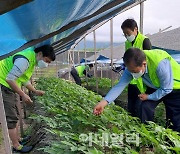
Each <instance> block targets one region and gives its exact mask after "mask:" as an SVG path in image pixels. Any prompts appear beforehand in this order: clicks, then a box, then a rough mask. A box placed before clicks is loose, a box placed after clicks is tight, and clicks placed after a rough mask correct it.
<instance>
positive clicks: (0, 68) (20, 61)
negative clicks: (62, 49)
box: [0, 45, 55, 153]
mask: <svg viewBox="0 0 180 154" xmlns="http://www.w3.org/2000/svg"><path fill="white" fill-rule="evenodd" d="M54 60H55V53H54V50H53V48H52V47H51V46H50V45H44V46H41V47H38V48H36V49H35V50H32V49H26V50H23V51H21V52H18V53H16V54H14V55H13V56H9V57H8V58H6V59H4V60H1V61H0V72H1V73H0V86H1V89H2V97H3V103H4V109H5V114H6V120H7V126H8V132H9V136H10V139H11V141H12V145H13V150H14V151H15V152H22V153H25V152H30V151H31V150H32V146H23V145H22V144H20V143H22V141H25V139H24V140H21V139H20V137H19V135H18V131H17V130H18V126H17V123H18V110H17V106H16V103H17V98H16V94H19V95H20V96H21V97H22V99H23V100H24V101H25V102H26V103H32V100H31V98H30V97H29V96H28V95H27V94H25V93H24V92H23V91H22V90H21V85H22V84H23V85H24V86H26V87H27V89H29V90H30V91H32V92H34V93H35V94H36V95H39V96H42V95H43V94H44V91H41V90H36V89H35V88H34V87H33V86H32V85H31V83H30V82H29V80H30V78H31V76H32V74H33V72H34V68H35V66H36V65H37V66H38V67H39V68H44V67H47V66H48V63H51V61H54Z"/></svg>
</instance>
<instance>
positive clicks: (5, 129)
mask: <svg viewBox="0 0 180 154" xmlns="http://www.w3.org/2000/svg"><path fill="white" fill-rule="evenodd" d="M0 120H1V125H2V132H3V138H4V145H5V152H6V154H12V150H11V143H10V138H9V133H8V127H7V121H6V114H5V111H4V103H3V97H2V91H1V86H0Z"/></svg>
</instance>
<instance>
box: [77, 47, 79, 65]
mask: <svg viewBox="0 0 180 154" xmlns="http://www.w3.org/2000/svg"><path fill="white" fill-rule="evenodd" d="M77 49H78V64H80V57H79V44H78V45H77Z"/></svg>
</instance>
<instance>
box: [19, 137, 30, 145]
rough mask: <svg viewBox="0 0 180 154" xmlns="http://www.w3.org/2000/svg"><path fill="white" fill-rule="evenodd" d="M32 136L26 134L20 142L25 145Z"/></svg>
mask: <svg viewBox="0 0 180 154" xmlns="http://www.w3.org/2000/svg"><path fill="white" fill-rule="evenodd" d="M30 138H31V136H26V137H24V138H21V141H19V143H20V144H21V145H25V144H27V143H28V142H29V139H30Z"/></svg>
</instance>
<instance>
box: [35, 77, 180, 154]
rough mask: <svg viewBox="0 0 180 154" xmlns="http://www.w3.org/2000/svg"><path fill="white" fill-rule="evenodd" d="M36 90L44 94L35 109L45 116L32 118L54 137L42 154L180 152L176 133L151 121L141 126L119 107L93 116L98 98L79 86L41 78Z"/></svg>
mask: <svg viewBox="0 0 180 154" xmlns="http://www.w3.org/2000/svg"><path fill="white" fill-rule="evenodd" d="M37 88H40V89H42V90H45V91H46V94H45V95H44V96H43V97H36V102H37V103H39V104H40V106H41V108H39V110H43V111H44V112H45V113H46V114H45V115H40V114H38V115H33V116H32V118H33V119H34V120H35V121H36V122H41V123H45V124H46V127H45V128H44V129H45V131H49V132H50V133H51V134H53V135H54V139H53V140H52V141H50V142H51V144H50V145H49V146H46V147H43V148H41V150H43V151H44V152H46V153H49V154H61V153H64V154H71V153H72V154H73V153H74V154H77V153H85V154H102V153H107V154H116V153H119V154H122V153H126V154H128V153H133V154H136V153H139V152H143V151H151V152H152V153H157V154H159V153H162V154H163V153H165V154H166V153H169V154H170V153H180V137H179V134H178V133H177V132H173V131H172V130H170V129H165V128H163V127H161V126H158V125H156V124H155V123H153V122H150V123H149V124H148V125H144V124H141V123H140V121H139V120H138V119H137V118H133V117H131V116H129V115H128V113H127V112H126V111H125V110H123V109H122V108H121V107H119V106H116V105H113V104H112V105H110V106H108V107H106V109H105V111H104V113H103V114H102V115H101V116H95V115H93V113H92V111H93V108H94V106H95V104H96V103H97V102H98V101H100V100H101V99H102V97H101V96H100V95H96V94H95V93H93V92H91V91H88V90H86V89H85V88H83V87H80V86H78V85H76V84H74V83H71V82H68V81H65V80H61V79H56V78H41V79H39V80H38V82H37Z"/></svg>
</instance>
